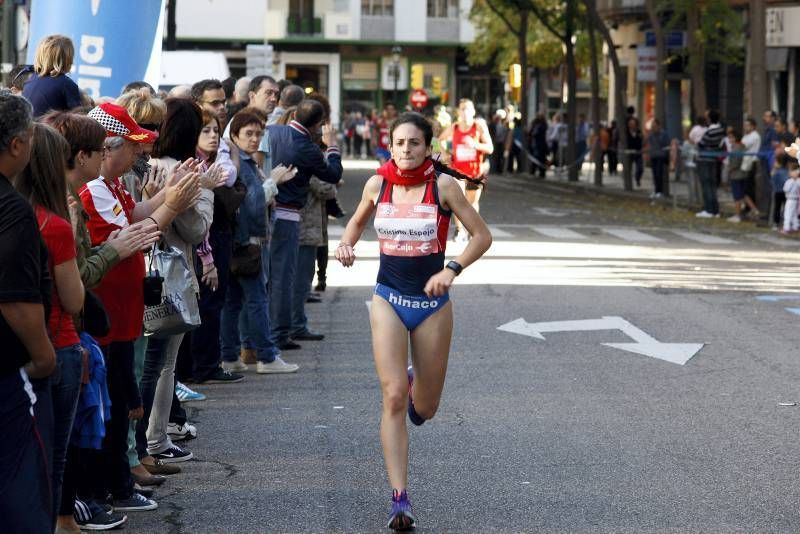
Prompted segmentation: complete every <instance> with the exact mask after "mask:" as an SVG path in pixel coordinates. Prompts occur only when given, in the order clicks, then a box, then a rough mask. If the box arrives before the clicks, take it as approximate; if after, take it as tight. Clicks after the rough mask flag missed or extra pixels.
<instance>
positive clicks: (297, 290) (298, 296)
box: [291, 245, 317, 336]
mask: <svg viewBox="0 0 800 534" xmlns="http://www.w3.org/2000/svg"><path fill="white" fill-rule="evenodd" d="M316 261H317V247H316V246H314V245H300V248H299V249H298V251H297V274H296V277H295V281H294V292H293V293H294V295H293V297H292V330H291V335H292V336H296V335H299V334H302V333H305V332H308V317H306V299H307V298H308V294H309V293H310V292H311V282H312V280H313V279H314V264H315V263H316Z"/></svg>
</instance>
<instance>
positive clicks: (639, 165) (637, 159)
mask: <svg viewBox="0 0 800 534" xmlns="http://www.w3.org/2000/svg"><path fill="white" fill-rule="evenodd" d="M631 164H632V165H633V166H634V167H635V168H636V171H635V172H634V175H633V177H634V179H635V180H636V185H641V183H642V175H643V174H644V159H642V155H641V154H638V155H634V156H631Z"/></svg>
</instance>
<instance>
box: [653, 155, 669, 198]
mask: <svg viewBox="0 0 800 534" xmlns="http://www.w3.org/2000/svg"><path fill="white" fill-rule="evenodd" d="M650 167H651V168H652V169H653V188H654V189H655V192H656V193H663V192H664V178H665V174H666V172H667V160H666V159H664V158H651V159H650Z"/></svg>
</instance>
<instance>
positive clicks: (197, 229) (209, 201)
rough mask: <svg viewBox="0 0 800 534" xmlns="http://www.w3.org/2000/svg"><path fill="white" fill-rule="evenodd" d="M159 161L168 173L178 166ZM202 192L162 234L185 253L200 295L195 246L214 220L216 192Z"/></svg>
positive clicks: (168, 242)
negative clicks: (195, 266)
mask: <svg viewBox="0 0 800 534" xmlns="http://www.w3.org/2000/svg"><path fill="white" fill-rule="evenodd" d="M159 161H160V162H162V163H163V164H164V165H166V167H167V171H168V172H169V171H171V170H172V168H173V167H175V166H176V165H177V164H178V161H177V160H175V159H173V158H168V157H164V158H159ZM201 191H202V192H201V194H200V199H199V200H198V201H197V203H196V204H195V205H194V206H192V207H191V208H189V209H188V210H186V211H184V212H183V213H181V214H179V215H178V216H177V217H175V220H173V221H172V224H171V225H169V228H167V229H166V230H164V231H163V234H162V235H163V237H164V239H165V240H166V242H167V244H168V245H169V246H172V247H175V248H177V249H178V250H180V251H181V252H182V253H183V256H184V258H186V261H187V263H188V264H189V271H190V272H191V273H192V283H193V284H194V287H195V290H196V291H197V292H198V293H199V292H200V284H199V283H198V281H197V276H196V275H195V272H194V261H195V245H199V244H200V243H202V242H203V239H205V237H206V235H207V234H208V229H209V228H210V227H211V221H212V220H213V218H214V192H213V191H210V190H208V189H205V188H203V189H202V190H201Z"/></svg>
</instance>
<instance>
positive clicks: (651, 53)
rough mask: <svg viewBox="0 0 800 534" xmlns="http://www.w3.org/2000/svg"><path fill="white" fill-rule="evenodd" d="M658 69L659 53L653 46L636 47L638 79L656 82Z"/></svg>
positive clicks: (638, 80) (639, 80)
mask: <svg viewBox="0 0 800 534" xmlns="http://www.w3.org/2000/svg"><path fill="white" fill-rule="evenodd" d="M657 71H658V54H657V53H656V49H655V48H654V47H652V46H640V47H638V48H637V49H636V81H637V82H654V81H656V75H657Z"/></svg>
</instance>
